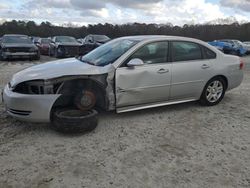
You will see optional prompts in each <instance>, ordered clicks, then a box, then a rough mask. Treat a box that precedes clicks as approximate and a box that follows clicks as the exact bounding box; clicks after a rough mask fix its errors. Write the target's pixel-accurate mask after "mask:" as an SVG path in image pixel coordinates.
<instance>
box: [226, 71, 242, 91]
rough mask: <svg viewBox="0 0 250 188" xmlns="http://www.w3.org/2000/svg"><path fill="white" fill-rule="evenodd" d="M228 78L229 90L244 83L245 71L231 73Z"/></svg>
mask: <svg viewBox="0 0 250 188" xmlns="http://www.w3.org/2000/svg"><path fill="white" fill-rule="evenodd" d="M227 78H228V88H227V90H231V89H234V88H236V87H238V86H239V85H240V84H241V83H242V81H243V78H244V74H243V71H241V70H239V71H237V72H236V71H235V72H234V73H231V74H230V75H229V76H228V77H227Z"/></svg>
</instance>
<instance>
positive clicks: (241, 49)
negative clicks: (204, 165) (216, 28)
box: [219, 39, 249, 56]
mask: <svg viewBox="0 0 250 188" xmlns="http://www.w3.org/2000/svg"><path fill="white" fill-rule="evenodd" d="M219 41H221V42H227V43H230V44H231V45H232V48H233V50H232V52H231V54H233V55H238V56H243V55H246V54H247V52H248V51H249V50H248V49H247V47H246V45H244V44H243V43H242V42H241V41H239V40H230V39H223V40H219Z"/></svg>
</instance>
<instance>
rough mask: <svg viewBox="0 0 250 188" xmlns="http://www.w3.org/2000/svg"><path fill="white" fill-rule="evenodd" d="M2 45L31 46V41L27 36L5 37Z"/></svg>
mask: <svg viewBox="0 0 250 188" xmlns="http://www.w3.org/2000/svg"><path fill="white" fill-rule="evenodd" d="M3 43H21V44H31V43H32V41H31V40H30V39H29V38H28V37H27V36H5V37H3Z"/></svg>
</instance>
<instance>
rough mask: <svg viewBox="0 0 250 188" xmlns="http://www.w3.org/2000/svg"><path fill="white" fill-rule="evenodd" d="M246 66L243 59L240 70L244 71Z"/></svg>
mask: <svg viewBox="0 0 250 188" xmlns="http://www.w3.org/2000/svg"><path fill="white" fill-rule="evenodd" d="M244 65H245V62H244V61H243V60H242V59H240V70H243V69H244Z"/></svg>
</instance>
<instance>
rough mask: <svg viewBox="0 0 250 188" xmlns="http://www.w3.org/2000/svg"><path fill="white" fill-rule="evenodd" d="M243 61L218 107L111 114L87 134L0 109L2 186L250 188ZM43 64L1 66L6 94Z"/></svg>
mask: <svg viewBox="0 0 250 188" xmlns="http://www.w3.org/2000/svg"><path fill="white" fill-rule="evenodd" d="M244 59H245V61H246V62H247V67H246V70H245V78H244V82H243V84H242V85H241V86H240V87H239V88H237V89H235V90H233V91H230V92H228V93H227V94H226V96H225V99H224V100H223V101H222V102H221V103H220V104H219V105H217V106H214V107H201V106H199V105H198V104H197V103H187V104H181V105H174V106H168V107H162V108H155V109H149V110H142V111H137V112H130V113H125V114H115V113H114V112H110V113H105V114H101V115H100V116H99V126H98V127H97V129H96V130H95V131H94V132H92V133H89V134H85V135H79V136H65V135H62V134H59V133H56V132H54V131H53V130H51V129H50V126H49V125H46V124H29V123H22V122H18V121H16V120H14V119H12V118H10V117H7V115H6V113H5V112H4V108H3V105H2V104H0V188H8V187H16V188H20V187H32V188H35V187H41V188H42V187H43V188H47V187H58V188H63V187H65V188H66V187H114V188H116V187H131V188H135V187H171V188H172V187H197V188H200V187H203V188H204V187H220V188H221V187H250V157H249V156H250V94H249V93H250V57H248V58H244ZM46 60H47V59H46V58H45V57H42V60H41V61H42V62H44V61H46ZM38 63H40V62H29V61H27V62H26V61H21V62H20V61H16V62H0V89H2V88H3V86H4V85H5V84H6V83H7V82H8V80H9V79H10V78H11V76H12V74H13V73H15V72H17V71H18V70H20V69H23V68H25V67H28V66H31V65H33V64H38Z"/></svg>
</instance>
